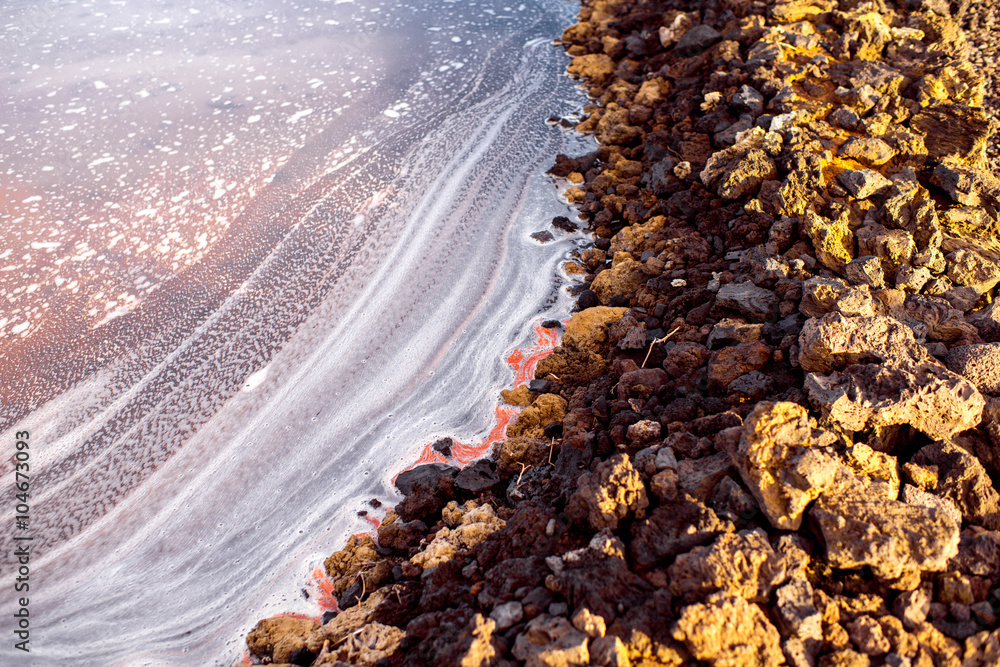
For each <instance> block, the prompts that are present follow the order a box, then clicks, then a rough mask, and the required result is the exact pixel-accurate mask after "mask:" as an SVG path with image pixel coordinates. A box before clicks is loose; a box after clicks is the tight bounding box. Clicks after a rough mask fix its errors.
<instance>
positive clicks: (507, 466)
mask: <svg viewBox="0 0 1000 667" xmlns="http://www.w3.org/2000/svg"><path fill="white" fill-rule="evenodd" d="M550 446H551V443H550V441H549V440H548V439H546V438H533V437H517V438H510V437H509V438H507V440H505V441H504V442H503V443H501V444H500V450H499V452H498V453H497V472H498V473H499V474H500V475H502V476H504V477H509V476H510V475H515V476H516V475H517V473H520V472H522V471H523V470H525V469H526V468H531V467H533V466H536V465H538V464H539V463H542V462H543V461H545V460H547V458H548V455H549V448H550Z"/></svg>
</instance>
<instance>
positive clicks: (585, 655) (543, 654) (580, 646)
mask: <svg viewBox="0 0 1000 667" xmlns="http://www.w3.org/2000/svg"><path fill="white" fill-rule="evenodd" d="M512 652H513V654H514V657H515V658H517V659H518V660H524V661H525V663H524V664H525V666H526V667H552V665H564V666H565V667H586V666H587V665H589V664H590V652H589V651H588V650H587V635H585V634H583V633H582V632H580V631H579V630H577V629H576V628H574V627H573V626H572V625H570V622H569V621H567V620H566V619H565V618H562V617H560V616H548V615H543V616H539V617H537V618H535V619H533V620H532V621H531V622H530V623H528V627H527V628H526V629H525V631H524V632H522V633H521V634H519V635H518V636H517V639H516V640H514V650H513V651H512Z"/></svg>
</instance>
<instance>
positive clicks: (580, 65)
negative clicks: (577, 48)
mask: <svg viewBox="0 0 1000 667" xmlns="http://www.w3.org/2000/svg"><path fill="white" fill-rule="evenodd" d="M616 67H617V64H616V63H615V61H614V60H612V59H611V58H609V57H608V56H606V55H605V54H603V53H588V54H587V55H583V56H577V57H576V58H573V60H572V62H570V64H569V67H567V68H566V71H567V72H569V73H570V74H572V75H573V76H578V77H580V78H584V79H588V80H590V81H592V82H593V83H596V84H601V83H603V82H604V81H605V79H607V78H608V77H610V76H611V75H612V74H614V71H615V68H616Z"/></svg>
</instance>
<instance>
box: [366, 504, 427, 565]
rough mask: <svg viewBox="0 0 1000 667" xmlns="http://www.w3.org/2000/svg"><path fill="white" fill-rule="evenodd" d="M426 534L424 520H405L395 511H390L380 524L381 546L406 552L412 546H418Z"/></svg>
mask: <svg viewBox="0 0 1000 667" xmlns="http://www.w3.org/2000/svg"><path fill="white" fill-rule="evenodd" d="M426 534H427V524H426V523H424V522H423V521H409V522H405V521H402V520H400V519H399V517H398V515H396V513H395V512H394V511H390V512H389V513H388V514H386V517H385V519H384V520H383V521H382V523H381V524H379V527H378V543H379V546H381V547H388V548H389V549H395V550H396V551H401V552H403V553H404V554H405V553H407V552H408V551H409V549H410V548H411V547H415V546H417V545H418V544H419V543H420V540H421V539H423V537H424V535H426Z"/></svg>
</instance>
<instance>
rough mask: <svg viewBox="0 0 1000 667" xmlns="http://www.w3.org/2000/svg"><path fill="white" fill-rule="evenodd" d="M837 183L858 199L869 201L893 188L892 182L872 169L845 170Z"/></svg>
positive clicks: (838, 177)
mask: <svg viewBox="0 0 1000 667" xmlns="http://www.w3.org/2000/svg"><path fill="white" fill-rule="evenodd" d="M837 181H838V182H839V183H840V184H841V185H843V186H844V187H845V188H847V191H848V192H850V193H851V194H852V195H853V196H854V197H855V198H856V199H868V198H869V197H871V196H872V195H874V194H877V193H879V192H883V191H885V190H888V189H889V188H890V187H891V186H892V181H890V180H889V179H888V178H886V177H885V176H883V175H882V174H880V173H878V172H877V171H872V170H871V169H845V170H844V171H842V172H840V175H838V176H837Z"/></svg>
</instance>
